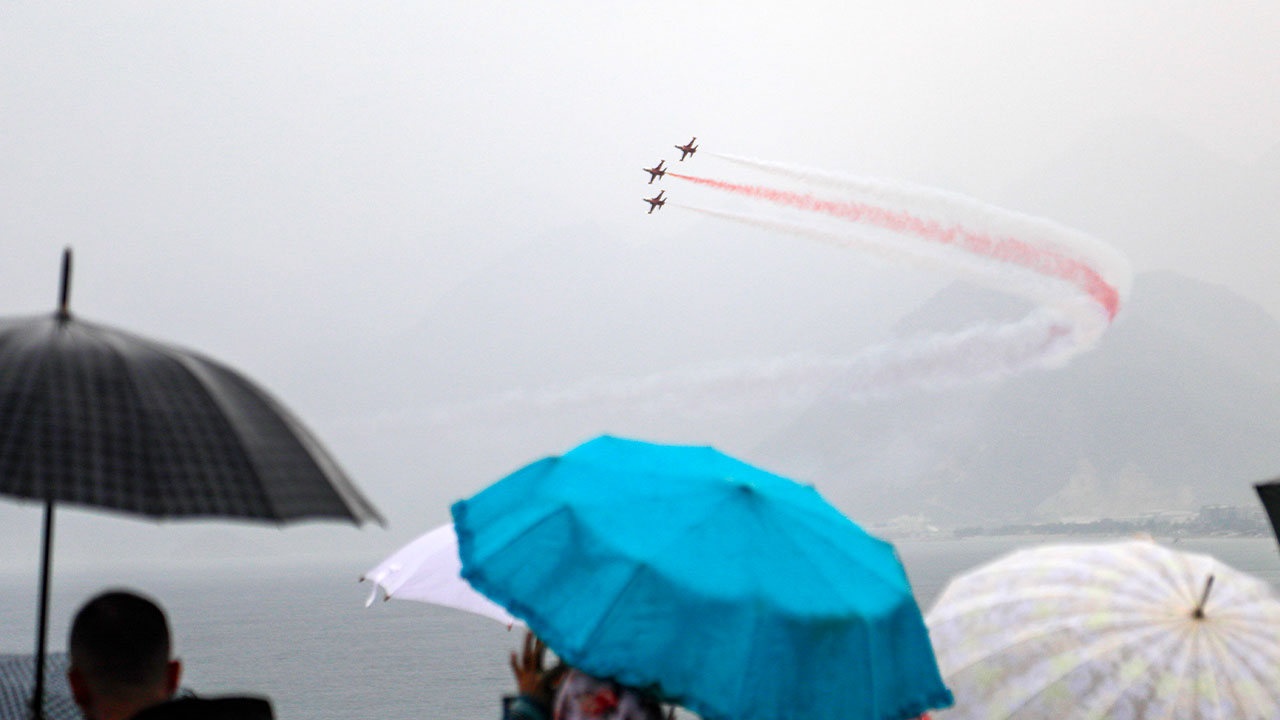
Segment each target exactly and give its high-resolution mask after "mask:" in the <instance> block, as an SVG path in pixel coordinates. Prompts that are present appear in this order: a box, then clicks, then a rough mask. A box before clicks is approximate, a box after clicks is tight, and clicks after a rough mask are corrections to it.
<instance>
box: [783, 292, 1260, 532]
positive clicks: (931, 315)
mask: <svg viewBox="0 0 1280 720" xmlns="http://www.w3.org/2000/svg"><path fill="white" fill-rule="evenodd" d="M1024 310H1025V307H1023V306H1021V305H1020V303H1019V301H1015V300H1012V299H1007V298H1005V297H1002V296H999V295H995V294H992V293H988V292H986V291H981V290H975V289H973V288H971V287H968V286H962V285H956V286H953V287H952V288H950V289H948V290H946V291H944V292H943V293H941V294H939V295H938V296H936V297H934V298H933V299H932V300H930V301H929V302H927V303H925V305H923V306H922V307H920V308H919V309H918V311H916V312H915V313H913V314H911V315H909V316H907V317H905V318H904V319H903V320H902V321H901V322H900V323H899V325H898V327H897V328H896V333H900V334H908V335H909V334H918V333H925V332H933V331H939V330H949V329H955V328H958V327H963V326H965V325H968V324H971V323H973V322H976V321H978V320H983V319H985V320H990V319H992V318H1013V317H1017V316H1018V315H1019V314H1020V313H1022V312H1023V311H1024ZM1278 353H1280V323H1277V322H1276V321H1275V320H1274V319H1273V318H1271V317H1270V316H1269V315H1267V314H1266V313H1265V312H1264V311H1263V310H1262V309H1261V308H1259V307H1258V306H1256V305H1254V304H1252V303H1250V302H1248V301H1246V300H1243V299H1241V298H1240V297H1239V296H1237V295H1235V294H1233V293H1232V292H1231V291H1229V290H1227V289H1225V288H1222V287H1216V286H1212V285H1207V284H1204V283H1200V282H1197V281H1193V280H1190V279H1187V278H1185V277H1181V276H1177V275H1173V274H1168V273H1153V274H1145V275H1140V276H1139V277H1138V278H1137V280H1136V282H1135V284H1134V289H1133V293H1132V296H1131V298H1130V301H1129V303H1128V305H1127V307H1126V308H1125V309H1124V310H1123V312H1122V313H1121V315H1120V316H1119V317H1118V319H1117V321H1116V323H1115V326H1114V327H1113V328H1112V329H1111V330H1110V331H1109V332H1108V333H1107V334H1106V336H1105V337H1104V338H1103V340H1102V342H1101V343H1100V345H1099V347H1097V348H1096V349H1094V350H1092V351H1091V352H1088V353H1086V354H1084V355H1082V356H1079V357H1077V358H1076V359H1075V360H1074V361H1072V362H1071V363H1070V364H1069V365H1068V366H1067V367H1065V368H1062V369H1060V370H1053V371H1043V372H1031V373H1027V374H1025V375H1022V376H1020V377H1017V378H1014V379H1011V380H1008V381H1005V382H1002V383H998V384H992V385H982V386H975V387H969V388H962V389H958V390H954V391H948V392H941V393H934V394H925V393H919V394H913V395H909V396H905V397H901V398H898V399H895V400H888V401H881V402H868V403H862V404H853V405H851V404H850V403H848V401H845V400H832V401H830V402H827V403H825V404H823V405H820V406H816V407H814V408H812V409H811V410H810V411H809V412H807V413H806V414H805V415H804V416H803V417H801V418H800V419H799V420H798V421H797V422H795V423H794V424H792V425H791V426H789V427H788V428H787V429H786V430H785V431H783V432H781V433H778V434H777V435H775V436H774V437H773V438H771V440H770V441H769V442H768V443H766V445H765V446H764V447H762V448H761V449H762V451H763V453H764V454H765V455H766V456H769V457H772V458H776V459H777V461H778V463H779V464H780V465H783V466H786V467H789V468H793V469H794V468H800V469H802V470H803V471H804V472H806V474H808V475H809V476H810V477H812V478H814V479H815V480H816V481H818V482H819V483H820V484H821V487H822V489H823V490H824V491H825V492H827V493H828V494H829V495H831V496H832V497H833V498H834V499H835V500H837V502H839V503H840V504H841V506H842V507H844V508H846V509H847V510H849V511H850V512H852V513H854V514H855V517H859V518H860V519H865V520H874V519H881V518H887V517H892V516H895V515H900V514H919V513H923V514H924V515H926V516H928V517H929V518H931V519H933V520H934V521H935V522H938V523H941V524H944V525H956V524H964V523H971V522H981V521H990V520H1006V519H1008V520H1013V519H1032V518H1045V519H1055V518H1060V517H1081V516H1095V517H1096V516H1106V515H1109V516H1117V515H1123V514H1126V513H1132V512H1141V511H1148V510H1157V509H1193V508H1195V507H1198V506H1199V505H1201V504H1213V503H1229V504H1241V505H1243V504H1248V503H1252V502H1255V500H1254V499H1253V497H1252V488H1251V483H1252V482H1254V481H1257V480H1260V479H1263V478H1265V477H1267V476H1270V475H1274V474H1276V473H1280V443H1277V439H1280V369H1277V367H1276V366H1275V364H1274V360H1273V359H1274V358H1275V357H1277V354H1278Z"/></svg>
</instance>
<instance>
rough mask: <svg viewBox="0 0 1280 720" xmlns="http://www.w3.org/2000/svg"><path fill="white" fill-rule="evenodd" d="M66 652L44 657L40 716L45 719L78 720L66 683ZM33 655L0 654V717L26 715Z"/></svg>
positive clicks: (78, 715)
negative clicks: (42, 697)
mask: <svg viewBox="0 0 1280 720" xmlns="http://www.w3.org/2000/svg"><path fill="white" fill-rule="evenodd" d="M67 663H68V660H67V656H66V654H65V653H51V654H49V655H47V656H46V657H45V664H44V676H45V692H44V717H45V718H46V719H47V720H81V717H82V716H81V714H80V708H78V707H76V703H75V700H74V699H72V697H71V686H70V685H68V684H67ZM34 673H35V658H33V657H32V656H30V655H0V718H5V719H6V720H9V719H10V718H12V719H13V720H18V719H19V718H26V717H27V708H28V700H27V699H28V698H29V697H31V676H32V675H33V674H34Z"/></svg>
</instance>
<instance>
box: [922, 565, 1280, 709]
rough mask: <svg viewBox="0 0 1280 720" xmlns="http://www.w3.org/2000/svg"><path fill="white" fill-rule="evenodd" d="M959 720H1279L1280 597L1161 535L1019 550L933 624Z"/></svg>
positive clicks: (943, 608)
mask: <svg viewBox="0 0 1280 720" xmlns="http://www.w3.org/2000/svg"><path fill="white" fill-rule="evenodd" d="M925 621H926V623H927V624H928V626H929V632H930V635H931V637H932V639H933V644H934V649H935V652H936V654H937V658H938V665H939V667H940V668H941V670H942V674H943V677H944V679H945V680H946V682H947V685H948V686H949V687H950V688H951V690H952V692H953V693H954V694H955V698H956V704H955V706H954V707H953V708H951V709H950V710H947V711H942V712H937V713H935V715H936V717H937V718H938V720H960V719H962V718H984V719H995V718H1055V720H1074V719H1084V718H1134V719H1141V718H1178V719H1179V720H1198V719H1200V718H1224V719H1225V718H1235V719H1237V720H1243V719H1254V718H1256V719H1259V720H1260V719H1261V718H1280V599H1277V597H1276V595H1275V594H1274V591H1273V590H1272V588H1271V587H1270V586H1268V585H1267V584H1266V583H1264V582H1263V581H1261V580H1258V579H1257V578H1254V577H1251V576H1249V575H1246V574H1244V573H1241V572H1239V571H1236V570H1233V569H1232V568H1230V567H1228V566H1226V565H1223V564H1222V563H1220V562H1219V561H1217V560H1215V559H1214V558H1212V557H1209V556H1207V555H1198V554H1192V553H1182V552H1176V551H1173V550H1170V549H1168V548H1165V547H1162V546H1160V545H1157V544H1156V543H1154V542H1146V541H1132V542H1123V543H1114V544H1094V545H1060V546H1045V547H1039V548H1033V549H1028V550H1021V551H1018V552H1015V553H1013V554H1011V555H1008V556H1006V557H1004V558H1002V559H999V560H996V561H995V562H993V563H991V564H989V565H986V566H984V567H981V568H978V569H977V570H974V571H972V572H969V573H967V574H965V575H962V576H961V577H959V578H957V579H955V580H954V581H952V583H951V584H950V585H949V586H948V587H947V588H946V590H945V591H944V592H943V594H942V596H941V597H940V598H939V599H938V601H937V603H936V604H935V605H934V607H933V609H932V610H931V611H930V612H929V614H928V615H927V616H926V619H925Z"/></svg>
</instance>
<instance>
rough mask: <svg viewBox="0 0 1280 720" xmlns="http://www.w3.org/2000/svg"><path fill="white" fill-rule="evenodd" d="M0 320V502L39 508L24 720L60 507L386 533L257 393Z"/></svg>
mask: <svg viewBox="0 0 1280 720" xmlns="http://www.w3.org/2000/svg"><path fill="white" fill-rule="evenodd" d="M70 275H71V252H70V250H67V251H66V252H64V254H63V261H62V283H61V289H60V292H59V305H58V310H57V311H56V312H54V313H52V314H49V315H40V316H35V317H17V318H13V317H10V318H0V494H4V495H10V496H14V497H18V498H24V499H29V500H35V501H38V502H40V503H42V504H43V505H44V537H43V543H42V550H41V574H40V601H39V603H40V604H39V614H38V624H37V630H36V653H35V663H36V667H35V692H34V693H33V696H32V700H31V702H32V707H33V712H34V713H35V714H36V716H37V718H38V717H39V716H40V714H41V713H42V711H43V709H42V705H41V701H40V698H41V697H42V696H43V689H44V686H43V684H44V672H43V664H44V648H45V636H46V634H47V618H48V597H49V576H50V562H51V557H52V539H53V520H54V505H55V503H60V502H65V503H74V504H78V505H84V506H90V507H99V508H108V509H112V510H117V511H121V512H126V513H131V514H135V515H142V516H146V517H151V518H179V517H232V518H244V519H249V520H259V521H265V522H272V523H284V522H289V521H295V520H302V519H307V518H333V519H342V520H346V521H349V522H353V523H356V524H361V523H364V522H367V521H373V522H378V523H382V522H383V521H382V517H381V515H379V514H378V511H377V510H376V509H375V508H374V507H373V505H372V504H371V503H369V501H368V500H366V499H365V498H364V497H363V495H361V494H360V492H359V491H358V490H357V489H356V487H355V485H354V484H353V483H352V482H351V480H350V479H349V478H348V477H347V475H346V474H345V473H344V472H343V471H342V470H341V468H339V467H338V464H337V462H335V461H334V459H333V458H332V457H330V456H329V454H328V452H327V451H325V449H324V448H323V446H322V445H321V444H320V442H319V441H318V440H317V439H316V438H315V437H314V436H313V435H312V434H311V433H310V431H308V430H307V429H306V428H305V427H304V426H303V425H302V423H301V422H300V421H299V420H297V419H296V418H295V417H294V416H293V415H292V414H291V413H290V412H289V411H288V410H287V409H285V407H284V406H283V405H282V404H281V403H280V402H279V401H277V400H275V399H274V398H272V397H271V396H270V395H269V394H267V393H266V392H264V391H263V390H262V389H260V388H259V387H257V385H255V384H254V383H253V382H252V381H250V380H248V379H247V378H245V377H244V376H242V375H240V374H239V373H237V372H236V371H234V370H232V369H231V368H229V367H227V366H226V365H223V364H221V363H219V362H217V361H215V360H212V359H209V358H207V357H205V356H203V355H200V354H198V353H194V352H190V351H187V350H182V349H179V348H175V347H172V346H170V345H167V344H164V343H160V342H155V341H152V340H147V339H145V338H141V337H138V336H136V335H133V334H131V333H128V332H125V331H123V330H117V329H114V328H110V327H106V326H103V325H98V324H96V323H91V322H85V321H82V320H80V319H78V318H76V317H74V316H73V315H72V313H71V311H70V308H69V296H70Z"/></svg>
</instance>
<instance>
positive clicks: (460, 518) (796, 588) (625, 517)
mask: <svg viewBox="0 0 1280 720" xmlns="http://www.w3.org/2000/svg"><path fill="white" fill-rule="evenodd" d="M453 518H454V523H455V526H456V530H457V534H458V549H459V555H460V557H461V560H462V574H463V577H465V578H466V579H467V581H468V582H470V583H471V584H472V586H473V587H475V588H476V589H477V590H479V591H480V592H482V593H484V594H485V595H487V596H488V597H489V598H491V599H492V600H494V601H495V602H497V603H498V604H500V605H502V606H503V607H505V608H506V609H507V610H508V611H510V612H511V613H512V614H513V615H515V616H516V617H519V618H521V619H522V620H524V621H525V622H526V623H527V624H528V626H529V627H530V629H532V630H533V631H534V632H536V633H537V634H538V635H539V636H541V637H542V638H543V640H545V641H546V642H547V644H548V645H549V646H550V647H551V648H552V649H553V650H555V651H556V653H557V654H559V655H560V657H562V658H563V659H564V660H565V661H566V662H568V663H569V664H571V665H573V666H574V667H577V668H579V669H581V670H583V671H585V672H587V673H590V674H592V675H596V676H600V677H610V678H614V679H616V680H618V681H619V682H622V683H624V684H627V685H632V686H636V687H647V688H652V689H654V690H655V691H657V692H658V693H659V694H661V695H662V696H663V697H664V698H666V699H668V700H670V701H672V702H676V703H679V704H681V705H684V706H685V707H688V708H689V709H691V710H693V711H694V712H697V713H698V714H699V715H702V716H703V717H704V718H707V719H708V720H801V719H803V720H848V719H849V718H868V719H872V720H906V719H907V718H913V717H916V716H918V715H920V714H922V713H924V712H925V711H927V710H930V709H934V708H939V707H946V706H948V705H950V704H951V693H950V691H948V690H947V688H946V687H945V686H944V685H943V683H942V679H941V677H940V675H939V672H938V667H937V663H936V662H935V660H934V656H933V649H932V647H931V646H930V644H929V636H928V631H927V630H926V629H925V625H924V620H923V619H922V617H921V614H920V609H919V607H918V606H917V605H916V602H915V598H914V597H913V596H912V594H911V587H910V585H909V584H908V582H907V577H906V573H905V571H904V570H903V568H902V565H901V563H899V561H898V558H897V554H896V553H895V552H894V549H893V546H892V545H890V544H889V543H886V542H884V541H882V540H879V539H877V538H874V537H872V536H870V535H868V534H867V533H866V532H865V531H863V530H862V529H861V528H859V527H858V526H857V525H855V524H854V523H853V522H852V521H850V520H849V519H848V518H846V517H845V516H844V515H842V514H841V513H840V512H839V511H838V510H836V509H835V508H833V507H832V506H831V505H829V504H828V503H827V502H826V501H825V500H823V499H822V497H821V496H820V495H819V494H818V492H817V491H816V490H814V489H813V488H812V487H808V486H805V485H800V484H798V483H795V482H793V481H791V480H788V479H786V478H783V477H780V476H777V475H774V474H772V473H769V472H766V471H763V470H760V469H758V468H755V467H752V466H751V465H748V464H746V463H744V462H741V461H739V460H735V459H734V458H731V457H729V456H727V455H724V454H722V453H720V452H718V451H716V450H715V449H713V448H709V447H687V446H672V445H655V444H651V443H645V442H639V441H634V440H624V439H619V438H613V437H600V438H597V439H595V440H592V441H590V442H588V443H586V444H584V445H581V446H579V447H577V448H575V449H574V450H572V451H570V452H568V453H566V454H565V455H563V456H560V457H551V458H546V459H544V460H540V461H538V462H535V463H533V464H531V465H529V466H527V467H525V468H523V469H521V470H518V471H516V472H515V473H512V474H511V475H509V476H507V477H505V478H503V479H502V480H500V481H498V482H497V483H495V484H493V485H491V486H490V487H488V488H487V489H485V490H483V491H482V492H480V493H479V494H478V495H476V496H475V497H473V498H470V499H468V500H463V501H460V502H458V503H455V504H454V506H453Z"/></svg>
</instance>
